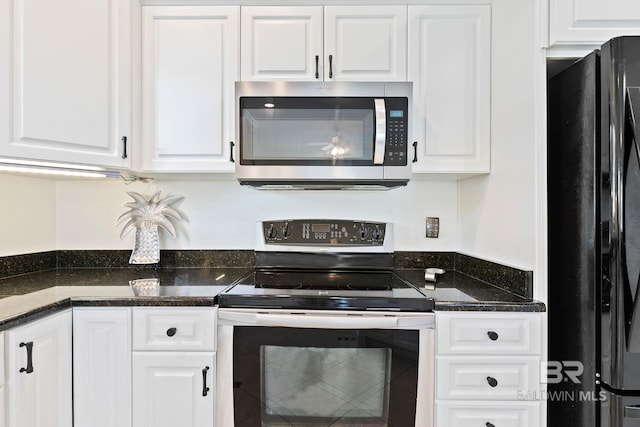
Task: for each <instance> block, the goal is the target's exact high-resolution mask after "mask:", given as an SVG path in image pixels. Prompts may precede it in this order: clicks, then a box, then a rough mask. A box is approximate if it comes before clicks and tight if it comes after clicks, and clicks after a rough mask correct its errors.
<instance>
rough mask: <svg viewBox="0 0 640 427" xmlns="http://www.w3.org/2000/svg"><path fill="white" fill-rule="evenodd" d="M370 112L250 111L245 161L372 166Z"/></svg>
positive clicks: (244, 115) (244, 123)
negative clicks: (340, 163) (342, 163)
mask: <svg viewBox="0 0 640 427" xmlns="http://www.w3.org/2000/svg"><path fill="white" fill-rule="evenodd" d="M374 127H375V116H374V111H373V110H372V109H364V108H362V109H354V108H349V109H338V108H336V109H329V108H323V109H314V108H277V106H276V107H273V108H247V109H244V110H243V111H242V134H241V142H242V149H243V154H242V158H243V160H247V161H249V162H251V163H255V164H301V165H305V164H319V165H321V164H334V163H336V162H344V163H345V164H371V162H372V161H373V149H374V147H373V140H374Z"/></svg>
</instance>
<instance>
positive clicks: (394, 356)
mask: <svg viewBox="0 0 640 427" xmlns="http://www.w3.org/2000/svg"><path fill="white" fill-rule="evenodd" d="M418 341H419V333H418V331H415V330H374V329H372V330H351V329H349V330H337V329H336V330H331V329H326V330H319V329H303V328H280V327H268V328H265V327H251V326H243V327H236V328H235V329H234V349H233V353H234V354H233V359H234V367H233V371H234V374H233V375H234V417H235V426H236V427H281V426H282V427H284V426H287V427H291V426H295V427H311V426H313V427H326V426H331V427H356V426H358V427H408V426H413V425H415V411H416V395H417V386H418V384H417V383H418Z"/></svg>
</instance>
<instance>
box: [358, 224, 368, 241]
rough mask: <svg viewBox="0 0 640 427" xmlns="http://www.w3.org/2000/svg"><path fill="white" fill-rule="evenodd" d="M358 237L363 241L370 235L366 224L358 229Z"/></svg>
mask: <svg viewBox="0 0 640 427" xmlns="http://www.w3.org/2000/svg"><path fill="white" fill-rule="evenodd" d="M357 233H358V237H360V238H361V239H364V238H365V237H367V234H368V233H369V230H367V227H365V226H364V223H362V224H360V228H358V231H357Z"/></svg>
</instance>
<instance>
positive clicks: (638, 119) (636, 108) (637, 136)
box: [625, 87, 640, 160]
mask: <svg viewBox="0 0 640 427" xmlns="http://www.w3.org/2000/svg"><path fill="white" fill-rule="evenodd" d="M625 107H626V108H627V112H628V117H629V120H630V121H631V123H629V124H630V125H631V129H632V131H633V139H634V140H635V141H636V144H635V145H636V154H637V155H638V159H639V160H640V148H639V147H638V145H640V87H628V88H627V102H626V105H625Z"/></svg>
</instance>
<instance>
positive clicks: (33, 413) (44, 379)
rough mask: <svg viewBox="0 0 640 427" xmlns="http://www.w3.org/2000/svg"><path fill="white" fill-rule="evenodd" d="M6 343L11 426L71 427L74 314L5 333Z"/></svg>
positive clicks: (63, 314) (52, 317) (64, 314)
mask: <svg viewBox="0 0 640 427" xmlns="http://www.w3.org/2000/svg"><path fill="white" fill-rule="evenodd" d="M5 340H6V342H5V351H6V357H7V361H6V362H7V366H6V376H7V378H6V379H7V384H6V386H7V389H6V394H7V415H8V418H7V420H8V426H9V427H71V424H72V415H71V405H72V404H71V375H72V371H71V311H70V310H67V311H65V312H63V313H59V314H55V315H52V316H48V317H45V318H43V319H39V320H36V321H34V322H31V323H29V324H27V325H24V326H21V327H18V328H15V329H11V330H9V331H6V332H5ZM29 355H30V356H31V357H29Z"/></svg>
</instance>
